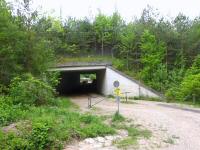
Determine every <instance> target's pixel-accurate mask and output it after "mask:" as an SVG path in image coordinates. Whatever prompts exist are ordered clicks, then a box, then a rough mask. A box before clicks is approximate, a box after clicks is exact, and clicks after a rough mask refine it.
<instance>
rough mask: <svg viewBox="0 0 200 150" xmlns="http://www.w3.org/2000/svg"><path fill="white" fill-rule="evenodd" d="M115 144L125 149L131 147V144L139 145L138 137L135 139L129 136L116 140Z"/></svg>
mask: <svg viewBox="0 0 200 150" xmlns="http://www.w3.org/2000/svg"><path fill="white" fill-rule="evenodd" d="M115 144H116V146H117V147H118V148H122V149H125V148H128V147H130V146H131V145H132V146H134V145H137V139H136V138H135V139H133V138H132V137H127V138H125V139H123V140H121V141H118V142H116V143H115Z"/></svg>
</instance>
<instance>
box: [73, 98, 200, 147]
mask: <svg viewBox="0 0 200 150" xmlns="http://www.w3.org/2000/svg"><path fill="white" fill-rule="evenodd" d="M71 100H72V101H73V102H74V103H76V104H77V105H79V106H80V108H81V109H82V110H83V111H88V108H87V105H88V101H87V96H85V95H82V96H72V97H71ZM135 102H136V103H135V104H120V113H121V114H122V115H124V116H126V117H127V118H130V119H133V120H134V121H135V123H137V124H140V125H142V126H143V127H145V128H147V129H149V130H151V131H152V132H153V137H152V138H151V142H152V143H153V144H154V146H152V143H151V144H149V145H148V143H141V145H144V144H146V147H145V148H144V149H162V150H200V109H193V108H187V107H186V108H182V107H181V106H176V105H175V104H166V103H161V102H150V101H135ZM95 107H96V108H97V109H96V111H95V113H97V114H104V115H105V114H109V115H111V114H114V113H115V111H116V108H117V106H116V103H115V102H114V101H111V100H105V101H103V102H101V103H99V104H97V105H96V106H95ZM169 143H171V144H169ZM172 143H173V144H172ZM142 149H143V148H142Z"/></svg>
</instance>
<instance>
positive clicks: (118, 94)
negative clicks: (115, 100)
mask: <svg viewBox="0 0 200 150" xmlns="http://www.w3.org/2000/svg"><path fill="white" fill-rule="evenodd" d="M114 93H115V95H117V96H120V95H121V90H120V88H115V90H114Z"/></svg>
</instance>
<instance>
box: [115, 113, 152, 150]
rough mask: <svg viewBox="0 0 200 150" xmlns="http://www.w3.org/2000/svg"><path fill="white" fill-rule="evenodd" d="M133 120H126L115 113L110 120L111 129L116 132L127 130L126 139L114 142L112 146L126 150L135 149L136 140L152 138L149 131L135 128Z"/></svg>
mask: <svg viewBox="0 0 200 150" xmlns="http://www.w3.org/2000/svg"><path fill="white" fill-rule="evenodd" d="M132 121H133V120H127V119H126V118H124V117H123V116H122V115H120V114H118V113H115V114H114V116H113V118H112V127H113V128H115V129H118V130H121V129H123V130H127V131H128V137H126V138H125V139H122V140H120V141H114V144H115V145H116V146H117V147H118V148H122V149H126V148H131V147H135V146H136V145H137V140H138V138H140V137H141V138H145V139H149V138H150V137H151V136H152V133H151V131H149V130H144V129H140V128H139V126H135V125H134V124H133V122H132Z"/></svg>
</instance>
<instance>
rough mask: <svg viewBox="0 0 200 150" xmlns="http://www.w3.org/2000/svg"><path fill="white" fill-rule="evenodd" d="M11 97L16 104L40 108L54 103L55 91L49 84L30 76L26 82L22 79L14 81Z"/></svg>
mask: <svg viewBox="0 0 200 150" xmlns="http://www.w3.org/2000/svg"><path fill="white" fill-rule="evenodd" d="M9 95H10V97H11V99H12V101H13V103H14V104H21V105H23V106H25V105H36V106H38V105H43V104H48V103H49V102H50V101H52V98H53V97H54V90H53V88H52V87H51V86H49V85H48V84H47V83H45V82H43V81H41V80H39V79H37V78H34V77H33V76H31V75H28V76H27V78H26V79H24V80H22V78H20V77H16V78H14V79H13V80H12V83H11V85H10V90H9Z"/></svg>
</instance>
